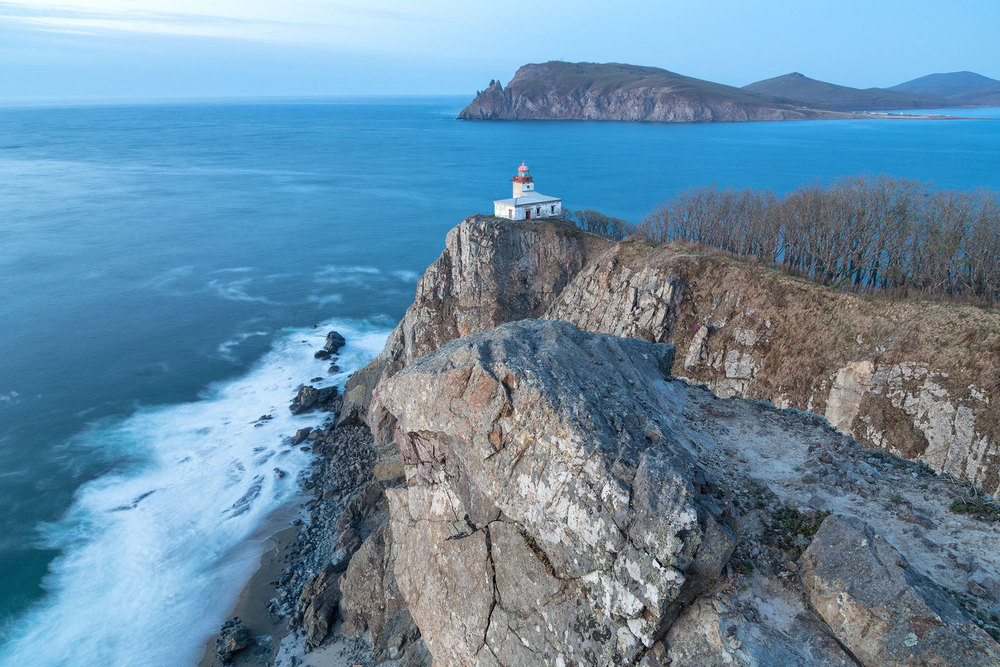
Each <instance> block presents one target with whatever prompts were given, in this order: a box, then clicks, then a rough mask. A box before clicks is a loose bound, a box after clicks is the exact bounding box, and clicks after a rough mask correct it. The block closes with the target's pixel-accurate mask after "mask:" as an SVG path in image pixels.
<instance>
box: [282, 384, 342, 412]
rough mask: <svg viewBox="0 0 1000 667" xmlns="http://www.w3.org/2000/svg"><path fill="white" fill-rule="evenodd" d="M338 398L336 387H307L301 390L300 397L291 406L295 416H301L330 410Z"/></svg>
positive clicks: (290, 408) (297, 396)
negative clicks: (316, 411) (314, 411)
mask: <svg viewBox="0 0 1000 667" xmlns="http://www.w3.org/2000/svg"><path fill="white" fill-rule="evenodd" d="M335 398H337V388H336V387H323V388H321V389H317V388H316V387H313V386H310V385H306V386H305V387H302V388H301V389H299V393H298V395H296V397H295V400H293V401H292V404H291V405H290V406H289V408H288V409H289V410H291V411H292V414H293V415H301V414H303V413H306V412H311V411H313V410H330V408H331V404H332V403H333V401H334V399H335Z"/></svg>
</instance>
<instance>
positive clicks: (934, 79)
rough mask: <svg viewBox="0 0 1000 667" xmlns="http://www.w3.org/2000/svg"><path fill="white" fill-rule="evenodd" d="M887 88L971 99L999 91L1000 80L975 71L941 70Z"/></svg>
mask: <svg viewBox="0 0 1000 667" xmlns="http://www.w3.org/2000/svg"><path fill="white" fill-rule="evenodd" d="M889 90H898V91H901V92H906V93H917V94H920V95H934V96H936V97H944V98H951V99H961V100H973V99H976V98H977V97H981V96H989V95H996V94H998V93H1000V81H997V80H996V79H991V78H989V77H988V76H983V75H982V74H976V73H975V72H943V73H939V74H928V75H927V76H922V77H920V78H919V79H913V80H912V81H907V82H905V83H901V84H899V85H897V86H892V87H891V88H889Z"/></svg>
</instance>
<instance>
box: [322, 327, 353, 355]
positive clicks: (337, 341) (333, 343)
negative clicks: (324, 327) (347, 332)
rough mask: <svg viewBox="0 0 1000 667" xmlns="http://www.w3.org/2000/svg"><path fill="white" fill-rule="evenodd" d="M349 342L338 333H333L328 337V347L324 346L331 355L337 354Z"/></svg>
mask: <svg viewBox="0 0 1000 667" xmlns="http://www.w3.org/2000/svg"><path fill="white" fill-rule="evenodd" d="M346 344H347V341H346V340H345V339H344V337H343V336H341V335H340V334H339V333H338V332H336V331H331V332H330V333H328V334H327V335H326V345H324V346H323V349H324V350H327V351H329V352H330V353H331V354H337V352H339V351H340V348H342V347H344V345H346Z"/></svg>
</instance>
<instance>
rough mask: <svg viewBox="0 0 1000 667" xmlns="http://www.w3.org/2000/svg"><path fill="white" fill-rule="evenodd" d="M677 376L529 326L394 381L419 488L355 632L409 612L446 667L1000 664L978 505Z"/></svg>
mask: <svg viewBox="0 0 1000 667" xmlns="http://www.w3.org/2000/svg"><path fill="white" fill-rule="evenodd" d="M672 362H673V350H672V349H671V348H670V347H669V346H665V345H661V344H654V343H650V342H647V341H643V340H640V339H635V338H618V337H614V336H610V335H607V334H592V333H586V332H582V331H580V330H579V329H577V328H576V327H574V326H572V325H569V324H567V323H563V322H553V321H542V320H523V321H520V322H516V323H511V324H506V325H502V326H499V327H496V328H493V329H490V330H487V331H485V332H483V333H479V334H474V335H471V336H467V337H464V338H462V339H459V340H456V341H453V342H451V343H449V344H446V345H444V346H442V347H441V348H439V349H438V350H436V351H435V352H433V353H431V354H429V355H427V356H424V357H422V358H420V359H417V360H415V361H413V362H411V363H410V364H408V365H407V366H406V367H405V368H404V369H403V370H401V371H400V372H398V373H397V374H395V375H393V376H391V377H387V378H385V379H384V380H383V381H382V382H381V383H380V384H379V386H378V387H377V388H376V390H375V394H374V401H375V403H377V404H378V405H379V406H380V407H379V409H381V410H384V411H385V412H386V413H388V414H390V415H391V416H392V417H393V419H394V420H395V424H396V428H395V435H394V440H395V441H396V442H397V443H398V444H399V455H400V457H401V459H402V463H403V467H404V474H405V483H404V484H402V485H401V486H398V487H390V488H387V490H386V494H387V498H388V505H389V515H390V517H389V523H388V531H387V532H384V533H375V534H373V535H372V536H371V537H369V538H368V541H366V544H365V546H364V547H362V549H361V550H360V551H359V552H358V555H357V556H355V560H353V561H352V563H351V566H350V569H349V572H350V571H351V570H352V569H353V570H356V572H357V573H358V574H356V575H354V576H355V578H356V580H357V581H359V582H364V583H362V584H361V585H359V586H358V590H359V591H362V592H361V593H359V594H358V595H357V596H356V597H357V599H359V600H362V601H363V602H361V603H359V604H356V605H355V608H356V609H358V610H362V611H360V612H359V618H360V619H361V620H355V621H350V622H351V623H360V624H361V625H360V626H359V627H369V628H380V627H386V625H385V621H384V620H383V617H382V615H381V614H382V613H383V612H382V611H380V610H382V609H387V610H390V611H389V612H387V615H388V616H394V617H398V618H404V617H405V614H403V613H402V607H401V605H405V607H406V609H408V613H409V615H410V617H412V620H413V622H415V625H416V627H417V628H419V632H420V634H421V636H422V638H423V641H424V642H426V647H427V650H429V651H430V654H431V655H432V656H433V658H434V660H435V662H436V664H444V665H451V664H504V665H518V664H571V663H576V664H616V665H618V664H639V663H642V664H644V665H665V664H674V665H722V664H739V665H753V664H802V665H805V664H809V665H812V664H826V665H851V664H857V663H858V662H860V663H861V664H864V665H881V664H892V663H891V660H889V658H887V656H890V655H891V654H892V652H893V651H894V650H896V649H895V644H894V643H893V642H895V641H896V640H897V639H898V640H899V641H902V642H904V643H903V645H902V646H904V647H905V648H906V649H907V650H909V649H912V648H913V646H914V645H912V644H911V645H907V644H906V642H912V639H911V638H910V637H909V635H908V634H907V633H909V632H911V631H912V632H913V633H914V634H916V635H917V636H918V640H919V642H920V644H919V646H918V648H917V649H914V650H913V651H911V652H910V653H909V654H907V653H905V652H904V653H899V654H898V655H903V656H905V655H910V656H911V657H913V660H912V661H910V662H909V663H907V664H959V665H980V664H1000V663H997V662H995V661H994V656H996V655H998V653H997V652H998V651H1000V647H998V646H997V644H996V642H995V641H994V640H993V639H992V638H991V637H990V636H989V635H988V634H987V633H986V632H984V631H983V630H981V629H980V627H979V626H981V625H983V623H984V621H982V620H981V619H980V620H976V619H975V618H973V616H972V615H971V612H975V613H978V614H988V613H991V612H989V610H990V609H992V608H993V607H994V606H995V605H996V604H997V603H998V602H1000V600H995V599H994V597H993V594H992V593H990V592H988V589H989V588H990V586H989V582H994V581H995V580H996V573H997V569H998V566H1000V548H998V547H1000V534H998V533H997V532H996V529H995V528H994V527H993V526H991V525H987V524H983V523H980V522H977V521H976V520H974V519H973V518H970V517H965V516H961V515H955V514H952V513H951V512H950V511H949V509H948V508H949V505H950V503H951V502H952V499H954V498H957V497H960V496H961V494H962V493H963V488H962V487H961V486H960V485H958V484H957V483H955V482H954V481H951V480H948V479H938V478H935V477H933V476H932V475H930V474H929V473H928V472H926V471H925V470H923V469H921V468H919V467H918V466H916V465H914V464H910V463H907V462H904V461H901V460H898V459H892V458H891V457H887V456H885V455H881V454H879V455H876V454H869V453H866V452H865V451H864V450H862V449H860V448H859V447H857V446H856V445H855V444H854V443H853V442H852V441H851V440H850V439H848V438H845V437H843V436H841V435H839V434H837V433H836V432H835V431H834V430H832V429H831V428H830V427H829V426H828V425H827V424H826V423H825V421H824V420H822V419H821V418H817V417H812V416H810V415H804V414H802V413H798V412H796V411H791V410H778V409H775V408H774V407H772V406H769V405H766V404H761V403H755V402H751V401H742V400H736V401H733V400H724V399H720V398H718V397H715V396H713V395H712V394H711V393H710V392H708V391H707V390H705V389H702V388H699V387H695V386H690V385H688V384H686V383H684V382H681V381H678V380H675V379H672V378H670V377H669V375H668V371H669V368H670V367H671V365H672ZM824 516H826V517H827V518H826V520H825V521H822V520H823V517H824ZM839 517H843V518H839ZM862 520H863V521H864V522H865V523H864V524H862V523H860V521H862ZM821 521H822V525H820V522H821ZM810 526H812V527H811V528H810ZM815 527H819V532H818V533H817V536H816V537H815V538H813V532H814V531H815ZM851 531H854V532H853V533H852V532H851ZM855 533H856V534H857V535H859V536H860V537H859V538H858V539H855V537H854V535H855ZM865 539H867V540H868V542H867V543H862V542H863V541H864V540H865ZM838 545H844V547H843V548H841V547H840V546H838ZM868 545H874V546H871V548H868ZM807 547H808V548H807ZM866 549H867V551H866ZM803 550H804V551H805V553H804V554H802V552H803ZM972 553H974V554H975V556H970V555H969V554H972ZM799 554H802V556H801V561H799V560H798V559H799ZM866 554H867V555H866ZM390 570H391V574H390ZM361 573H364V574H361ZM977 573H978V574H977ZM984 573H985V574H984ZM800 578H801V579H800ZM393 579H394V582H393ZM932 579H933V580H934V581H936V582H937V583H931V580H932ZM869 580H870V581H871V582H874V583H873V585H872V586H870V587H868V588H867V589H866V588H865V583H864V582H866V581H869ZM800 581H801V583H800ZM984 581H985V582H987V585H986V586H983V585H982V584H981V583H980V582H984ZM876 584H877V585H876ZM944 587H947V588H948V589H949V590H950V591H951V592H949V593H946V592H945V590H944ZM386 591H389V592H388V593H386ZM998 593H1000V591H998ZM383 595H385V596H386V597H385V598H384V599H385V600H386V602H384V603H383V602H381V601H380V596H383ZM920 604H923V605H924V607H923V608H921V607H920ZM838 605H840V606H838ZM843 605H854V606H852V607H851V609H850V613H848V612H845V611H844V607H843ZM963 608H966V609H969V610H971V612H967V611H965V610H964V609H963ZM365 609H367V610H368V611H363V610H365ZM927 610H930V611H927ZM931 612H933V614H936V616H933V617H932V616H931V615H930V614H931ZM864 614H870V615H872V618H875V619H877V618H879V617H880V615H881V616H886V615H887V614H888V617H889V618H890V619H891V620H892V621H893V624H890V625H891V627H888V626H886V627H884V628H883V630H884V632H883V635H884V637H881V638H880V637H877V636H876V635H874V634H872V633H874V632H876V630H877V628H876V625H875V621H874V620H873V621H872V623H867V624H866V623H861V622H855V619H858V618H863V617H864ZM981 618H985V616H983V617H981ZM369 619H370V620H369ZM845 619H846V620H845ZM879 627H882V626H879ZM873 628H875V629H874V630H873ZM899 628H911V629H910V630H906V632H902V634H900V633H899ZM913 628H916V630H913ZM993 630H994V632H998V634H1000V630H998V629H997V628H993ZM866 633H867V634H866ZM892 633H896V634H892ZM897 634H898V637H897V636H896V635H897ZM889 635H892V636H891V637H889ZM373 636H374V641H376V642H378V641H381V642H383V643H384V644H385V645H387V646H388V645H398V644H403V645H405V642H406V639H405V638H406V633H405V631H399V630H393V631H384V630H382V631H375V632H374V634H373ZM389 636H392V637H394V638H395V639H393V640H392V641H391V642H386V639H387V637H389ZM879 642H882V643H881V644H879ZM962 642H965V643H962ZM855 646H858V647H859V648H858V649H857V650H855ZM865 646H869V647H870V646H876V648H875V649H872V652H870V653H866V652H865V651H866V650H867V649H865V648H864V647H865ZM878 646H881V648H878ZM900 650H902V649H900ZM385 655H388V654H387V653H386V654H385ZM887 660H889V661H888V662H887ZM921 661H923V662H921ZM901 664H902V663H901Z"/></svg>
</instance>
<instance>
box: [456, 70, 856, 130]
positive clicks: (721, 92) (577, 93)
mask: <svg viewBox="0 0 1000 667" xmlns="http://www.w3.org/2000/svg"><path fill="white" fill-rule="evenodd" d="M853 117H860V116H858V115H857V114H850V113H845V112H840V111H833V110H830V109H824V108H810V107H809V105H806V104H804V103H790V102H789V101H788V100H781V99H778V98H775V97H771V96H768V95H760V94H757V93H754V92H751V91H747V90H743V89H740V88H734V87H731V86H725V85H722V84H718V83H713V82H711V81H703V80H701V79H694V78H691V77H687V76H683V75H680V74H676V73H674V72H669V71H667V70H664V69H659V68H657V67H638V66H635V65H623V64H620V63H566V62H558V61H552V62H547V63H540V64H530V65H524V66H523V67H521V68H520V69H518V70H517V73H516V74H515V75H514V78H513V79H511V81H510V83H508V84H507V87H506V88H504V87H503V86H502V85H501V84H500V82H499V81H490V84H489V86H487V88H486V89H485V90H482V91H479V92H478V93H477V94H476V97H475V99H474V100H473V101H472V102H471V103H470V104H469V105H468V106H467V107H465V109H463V110H462V112H461V113H460V114H459V115H458V118H459V119H460V120H629V121H655V122H674V123H677V122H707V121H727V122H731V121H759V120H809V119H816V118H853Z"/></svg>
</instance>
